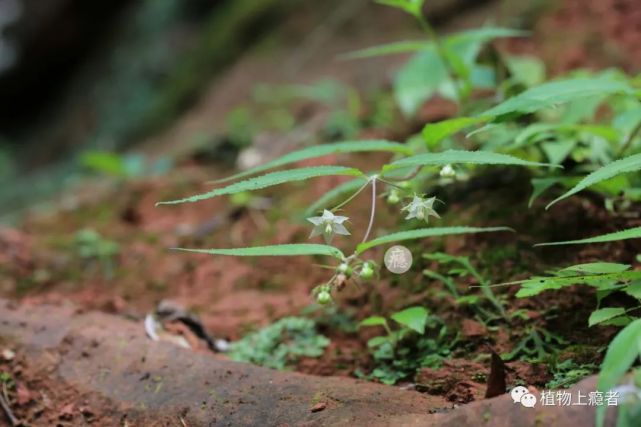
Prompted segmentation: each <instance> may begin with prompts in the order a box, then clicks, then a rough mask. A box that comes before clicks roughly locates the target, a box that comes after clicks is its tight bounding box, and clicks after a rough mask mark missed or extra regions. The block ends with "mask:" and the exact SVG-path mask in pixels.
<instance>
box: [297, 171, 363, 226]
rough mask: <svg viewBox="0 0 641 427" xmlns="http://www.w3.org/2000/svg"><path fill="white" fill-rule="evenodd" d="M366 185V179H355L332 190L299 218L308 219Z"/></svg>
mask: <svg viewBox="0 0 641 427" xmlns="http://www.w3.org/2000/svg"><path fill="white" fill-rule="evenodd" d="M366 183H367V178H366V177H363V178H356V179H353V180H351V181H347V182H344V183H342V184H340V185H338V186H336V187H334V188H332V189H331V190H329V191H328V192H327V193H325V194H323V195H322V196H321V197H320V198H319V199H318V200H316V201H315V202H314V203H312V205H311V206H310V207H308V208H307V209H306V210H305V212H304V213H303V215H301V216H302V217H303V218H308V217H310V216H312V215H313V214H315V213H318V212H319V211H321V212H322V210H323V209H329V204H330V203H332V202H336V201H338V200H339V198H341V197H345V198H347V197H349V196H350V195H351V194H353V193H355V192H356V191H358V189H359V188H361V187H362V186H363V185H365V184H366Z"/></svg>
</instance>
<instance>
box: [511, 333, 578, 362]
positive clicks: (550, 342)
mask: <svg viewBox="0 0 641 427" xmlns="http://www.w3.org/2000/svg"><path fill="white" fill-rule="evenodd" d="M565 344H567V341H565V340H564V339H563V338H562V337H560V336H558V335H556V334H553V333H552V332H550V331H547V330H545V329H543V328H534V327H529V328H528V329H527V331H526V334H525V335H524V337H523V338H522V339H521V340H520V341H519V342H518V344H517V345H516V347H514V349H512V351H510V352H509V353H503V354H502V355H501V359H503V360H505V361H509V360H515V359H520V360H525V361H541V360H544V359H545V358H546V357H549V356H550V355H553V354H555V353H556V352H557V351H558V348H559V346H562V345H565Z"/></svg>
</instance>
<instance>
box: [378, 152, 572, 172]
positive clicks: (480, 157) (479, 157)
mask: <svg viewBox="0 0 641 427" xmlns="http://www.w3.org/2000/svg"><path fill="white" fill-rule="evenodd" d="M455 163H467V164H476V165H515V166H550V167H560V166H559V165H551V164H548V163H538V162H529V161H527V160H522V159H519V158H518V157H514V156H510V155H507V154H501V153H492V152H490V151H462V150H447V151H443V152H440V153H425V154H417V155H415V156H410V157H405V158H403V159H400V160H397V161H395V162H393V163H391V164H389V165H386V166H384V167H383V171H386V170H389V169H395V168H397V167H404V166H444V165H447V164H455Z"/></svg>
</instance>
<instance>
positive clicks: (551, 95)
mask: <svg viewBox="0 0 641 427" xmlns="http://www.w3.org/2000/svg"><path fill="white" fill-rule="evenodd" d="M613 94H630V95H632V94H634V90H633V89H632V88H631V87H630V86H628V85H627V84H625V83H623V82H620V81H617V80H613V79H610V78H605V77H595V78H577V79H569V80H559V81H552V82H548V83H543V84H542V85H539V86H536V87H533V88H531V89H528V90H526V91H525V92H523V93H521V94H519V95H517V96H515V97H513V98H510V99H508V100H507V101H505V102H503V103H501V104H499V105H497V106H495V107H493V108H490V109H489V110H487V111H485V112H483V113H482V114H480V116H482V117H485V116H494V117H496V118H499V117H501V116H504V115H507V114H514V113H519V114H527V113H533V112H535V111H538V110H541V109H544V108H549V107H553V106H556V105H559V104H563V103H566V102H569V101H574V100H577V99H581V98H586V97H591V96H599V95H613Z"/></svg>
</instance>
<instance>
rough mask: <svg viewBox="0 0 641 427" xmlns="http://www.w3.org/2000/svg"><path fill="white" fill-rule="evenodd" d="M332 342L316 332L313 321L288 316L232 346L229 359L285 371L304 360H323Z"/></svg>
mask: <svg viewBox="0 0 641 427" xmlns="http://www.w3.org/2000/svg"><path fill="white" fill-rule="evenodd" d="M328 344H329V339H327V338H326V337H324V336H323V335H319V334H318V333H317V332H316V325H315V323H314V321H313V320H310V319H306V318H302V317H285V318H283V319H280V320H279V321H277V322H275V323H273V324H271V325H269V326H267V327H266V328H263V329H261V330H259V331H257V332H253V333H251V334H249V335H247V336H245V337H244V338H243V339H241V340H240V341H236V342H234V343H233V344H232V345H231V348H230V351H229V357H230V358H232V359H233V360H236V361H238V362H248V363H254V364H256V365H260V366H265V367H268V368H273V369H285V368H286V367H288V366H291V365H293V364H295V363H296V362H297V361H298V360H299V359H300V358H301V357H320V356H322V355H323V352H324V350H325V347H327V345H328Z"/></svg>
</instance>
